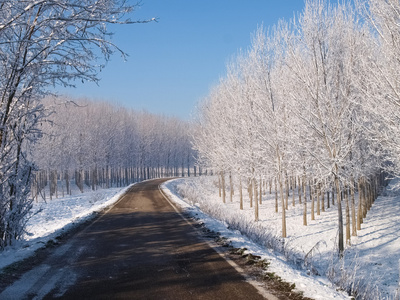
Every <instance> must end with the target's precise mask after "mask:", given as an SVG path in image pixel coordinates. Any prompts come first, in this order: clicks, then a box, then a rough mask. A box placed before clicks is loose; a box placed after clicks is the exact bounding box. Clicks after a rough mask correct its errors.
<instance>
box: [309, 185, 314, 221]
mask: <svg viewBox="0 0 400 300" xmlns="http://www.w3.org/2000/svg"><path fill="white" fill-rule="evenodd" d="M310 197H311V220H315V215H314V210H315V189H314V187H313V186H312V182H311V181H310Z"/></svg>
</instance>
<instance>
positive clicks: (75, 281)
mask: <svg viewBox="0 0 400 300" xmlns="http://www.w3.org/2000/svg"><path fill="white" fill-rule="evenodd" d="M162 182H163V180H152V181H147V182H143V183H140V184H136V185H134V186H133V187H132V188H131V189H130V190H129V192H128V193H127V194H126V195H125V196H124V197H123V198H122V199H121V200H120V201H119V202H118V203H117V204H116V205H115V206H114V207H113V208H112V209H110V210H109V211H108V212H107V213H105V214H104V215H102V216H101V217H100V218H98V219H97V220H96V221H95V222H93V223H92V224H90V225H89V226H87V227H86V228H85V229H84V230H82V231H81V232H79V233H77V234H76V235H75V236H74V237H73V238H71V239H70V240H69V241H67V242H65V243H63V244H61V245H60V246H59V247H57V248H55V250H54V252H53V253H52V254H51V255H49V257H48V258H47V259H46V260H45V261H44V262H43V263H42V264H40V265H39V266H37V267H35V268H34V269H32V270H31V271H30V272H28V273H26V274H25V275H23V277H22V278H21V280H20V281H17V282H16V283H15V284H14V285H12V286H10V287H9V288H7V289H6V290H5V291H3V293H1V294H0V299H53V298H58V297H60V298H61V299H74V300H76V299H265V298H264V297H263V296H262V295H261V294H260V293H259V292H258V291H257V289H256V288H255V287H254V286H252V285H250V284H249V283H247V282H246V281H245V280H244V278H243V277H242V275H240V274H239V273H238V272H237V271H236V270H235V269H234V268H233V267H232V266H231V265H230V264H229V263H227V261H225V260H224V259H223V258H221V256H220V255H219V254H218V253H217V252H215V250H213V249H212V248H210V246H209V245H208V244H207V243H206V242H204V240H202V239H201V238H199V235H198V234H197V233H196V232H195V231H194V230H193V228H192V227H191V226H190V225H189V224H188V223H187V222H186V221H185V220H184V219H182V218H181V216H180V215H179V214H178V213H176V212H175V210H174V208H173V207H172V206H171V205H170V204H169V203H168V202H167V201H166V200H165V199H164V197H163V196H162V194H161V193H160V192H159V189H158V186H159V184H160V183H162Z"/></svg>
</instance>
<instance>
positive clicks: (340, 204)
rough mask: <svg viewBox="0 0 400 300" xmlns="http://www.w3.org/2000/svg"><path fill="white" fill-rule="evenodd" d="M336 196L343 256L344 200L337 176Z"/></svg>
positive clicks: (340, 248) (340, 244) (340, 245)
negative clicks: (341, 196)
mask: <svg viewBox="0 0 400 300" xmlns="http://www.w3.org/2000/svg"><path fill="white" fill-rule="evenodd" d="M335 185H336V195H337V208H338V227H339V241H338V243H339V253H340V254H341V255H342V254H343V251H344V243H343V212H342V199H341V198H340V195H341V193H340V183H339V178H338V177H337V176H335Z"/></svg>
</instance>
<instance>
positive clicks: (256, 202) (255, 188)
mask: <svg viewBox="0 0 400 300" xmlns="http://www.w3.org/2000/svg"><path fill="white" fill-rule="evenodd" d="M253 188H254V220H255V221H256V222H257V221H258V191H257V181H256V179H255V178H253Z"/></svg>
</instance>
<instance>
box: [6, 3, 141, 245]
mask: <svg viewBox="0 0 400 300" xmlns="http://www.w3.org/2000/svg"><path fill="white" fill-rule="evenodd" d="M134 7H135V6H132V5H129V4H128V3H127V1H125V0H114V1H108V0H79V1H78V0H68V1H61V0H50V1H43V0H33V1H23V0H1V1H0V72H1V74H2V76H1V79H0V112H1V114H0V139H1V145H0V177H1V181H0V201H1V203H0V207H1V211H0V248H4V247H5V246H7V245H10V244H11V243H12V241H13V240H15V239H18V238H19V237H20V236H21V234H22V233H23V230H24V229H23V228H24V222H25V220H26V216H27V214H28V213H29V210H30V205H31V200H30V199H29V197H28V194H29V186H30V183H29V182H30V175H31V171H32V169H33V167H34V166H33V165H32V163H31V162H29V161H28V160H27V151H28V149H29V148H30V147H28V144H30V143H35V142H36V141H37V139H38V138H39V137H40V129H39V127H38V125H39V124H40V122H41V121H42V120H43V119H44V117H45V114H46V113H45V111H44V110H43V106H42V105H41V98H42V96H43V95H44V94H46V93H47V91H48V88H49V87H50V86H51V85H53V86H54V85H58V84H60V85H64V86H73V82H74V80H77V79H79V80H82V81H98V78H97V73H98V71H99V70H101V68H103V67H104V65H103V64H101V63H99V59H100V58H101V57H102V58H103V60H108V59H109V58H110V55H111V54H112V53H113V52H114V51H119V52H120V53H121V54H122V55H124V52H122V51H121V50H120V49H119V48H118V47H117V46H116V45H114V44H113V43H111V42H110V39H109V37H110V32H109V31H108V26H107V25H108V24H123V23H124V24H127V23H135V22H133V21H131V20H130V19H129V18H127V15H128V14H129V13H130V12H132V10H133V9H134ZM144 22H146V21H144Z"/></svg>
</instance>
